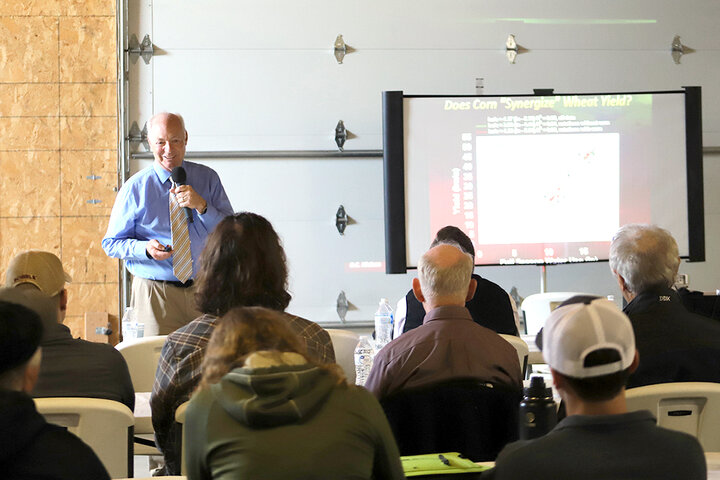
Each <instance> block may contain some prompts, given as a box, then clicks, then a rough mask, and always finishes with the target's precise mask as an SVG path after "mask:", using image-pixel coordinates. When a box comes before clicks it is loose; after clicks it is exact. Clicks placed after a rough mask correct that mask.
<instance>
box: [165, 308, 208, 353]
mask: <svg viewBox="0 0 720 480" xmlns="http://www.w3.org/2000/svg"><path fill="white" fill-rule="evenodd" d="M216 321H217V317H215V316H213V315H207V314H205V315H201V316H199V317H198V318H196V319H195V320H193V321H191V322H190V323H188V324H187V325H183V326H182V327H180V328H178V329H177V330H175V331H174V332H172V333H170V334H168V336H167V338H166V339H165V344H166V345H176V346H178V345H188V346H192V345H200V344H202V345H204V344H207V342H208V340H210V337H211V336H212V333H213V332H214V331H215V323H216Z"/></svg>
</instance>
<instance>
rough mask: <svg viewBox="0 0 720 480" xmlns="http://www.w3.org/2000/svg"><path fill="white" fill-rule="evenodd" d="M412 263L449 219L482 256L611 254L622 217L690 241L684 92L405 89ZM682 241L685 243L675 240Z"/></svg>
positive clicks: (518, 258)
mask: <svg viewBox="0 0 720 480" xmlns="http://www.w3.org/2000/svg"><path fill="white" fill-rule="evenodd" d="M403 109H404V114H403V115H404V125H403V126H404V144H403V145H404V162H405V204H406V206H407V207H406V239H407V263H408V264H409V265H414V263H415V261H416V260H417V258H418V257H419V256H420V255H421V254H422V252H423V251H424V250H425V249H426V248H427V245H428V243H429V241H430V239H432V237H433V236H434V234H435V232H437V230H439V229H440V228H441V227H443V226H445V225H456V226H458V227H460V228H461V229H463V231H465V232H466V233H467V234H468V236H470V237H471V238H472V240H473V242H474V244H475V248H476V252H477V256H476V263H478V264H494V265H513V264H515V265H517V264H536V263H548V264H552V263H577V262H589V261H597V260H602V259H607V255H608V248H609V244H610V240H611V238H612V236H613V234H614V233H615V232H616V231H617V229H618V228H619V227H620V226H621V225H624V224H626V223H632V222H640V223H655V224H658V225H661V226H663V227H665V228H669V229H670V230H671V231H672V232H673V233H674V235H675V236H676V238H677V240H678V243H679V244H680V245H687V238H688V237H687V225H688V223H687V187H686V182H685V175H686V165H685V158H686V157H685V128H684V118H685V117H684V114H685V111H684V97H683V95H681V94H677V95H669V94H668V95H657V94H612V95H555V96H530V97H467V98H465V97H417V98H414V97H406V98H404V99H403ZM681 249H682V247H681Z"/></svg>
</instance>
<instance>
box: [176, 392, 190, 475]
mask: <svg viewBox="0 0 720 480" xmlns="http://www.w3.org/2000/svg"><path fill="white" fill-rule="evenodd" d="M189 404H190V400H188V401H187V402H185V403H181V404H180V406H179V407H178V408H177V409H176V410H175V421H176V422H177V423H179V424H180V426H181V427H182V429H181V433H180V442H181V444H182V448H181V449H180V452H181V455H180V473H181V474H183V475H187V468H186V466H185V412H186V411H187V407H188V405H189Z"/></svg>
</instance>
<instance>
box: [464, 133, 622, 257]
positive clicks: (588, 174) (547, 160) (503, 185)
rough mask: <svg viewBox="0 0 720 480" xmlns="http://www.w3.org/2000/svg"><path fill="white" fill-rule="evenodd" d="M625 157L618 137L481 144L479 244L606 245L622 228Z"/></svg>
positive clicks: (507, 138)
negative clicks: (621, 177)
mask: <svg viewBox="0 0 720 480" xmlns="http://www.w3.org/2000/svg"><path fill="white" fill-rule="evenodd" d="M558 137H562V138H558ZM558 140H561V141H558ZM619 149H620V138H619V134H617V133H592V134H565V135H563V134H560V135H532V136H525V135H502V136H478V137H476V151H475V154H476V162H477V170H476V171H477V172H478V178H477V183H476V186H477V191H476V198H477V206H478V218H477V220H478V221H477V229H478V231H477V240H478V243H479V244H503V243H505V242H507V239H509V238H512V239H513V241H514V242H515V243H541V242H553V241H563V242H573V241H578V242H583V241H593V240H597V241H607V240H608V239H609V238H611V237H612V235H613V234H614V232H615V231H616V230H617V229H618V227H619V209H620V193H619V191H620V185H619V168H620V152H619ZM568 219H572V221H568ZM484 225H496V226H497V225H502V228H493V229H486V228H483V226H484Z"/></svg>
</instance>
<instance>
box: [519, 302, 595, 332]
mask: <svg viewBox="0 0 720 480" xmlns="http://www.w3.org/2000/svg"><path fill="white" fill-rule="evenodd" d="M575 295H592V296H597V294H594V293H580V292H546V293H535V294H533V295H528V296H527V297H525V300H523V302H522V305H521V306H520V308H521V310H522V311H523V312H525V330H526V331H527V334H528V335H537V333H538V332H539V331H540V329H541V328H542V327H543V325H545V320H546V319H547V317H549V316H550V312H552V311H553V310H555V308H556V307H557V306H558V305H560V304H561V303H562V302H564V301H565V300H567V299H569V298H572V297H574V296H575Z"/></svg>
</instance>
